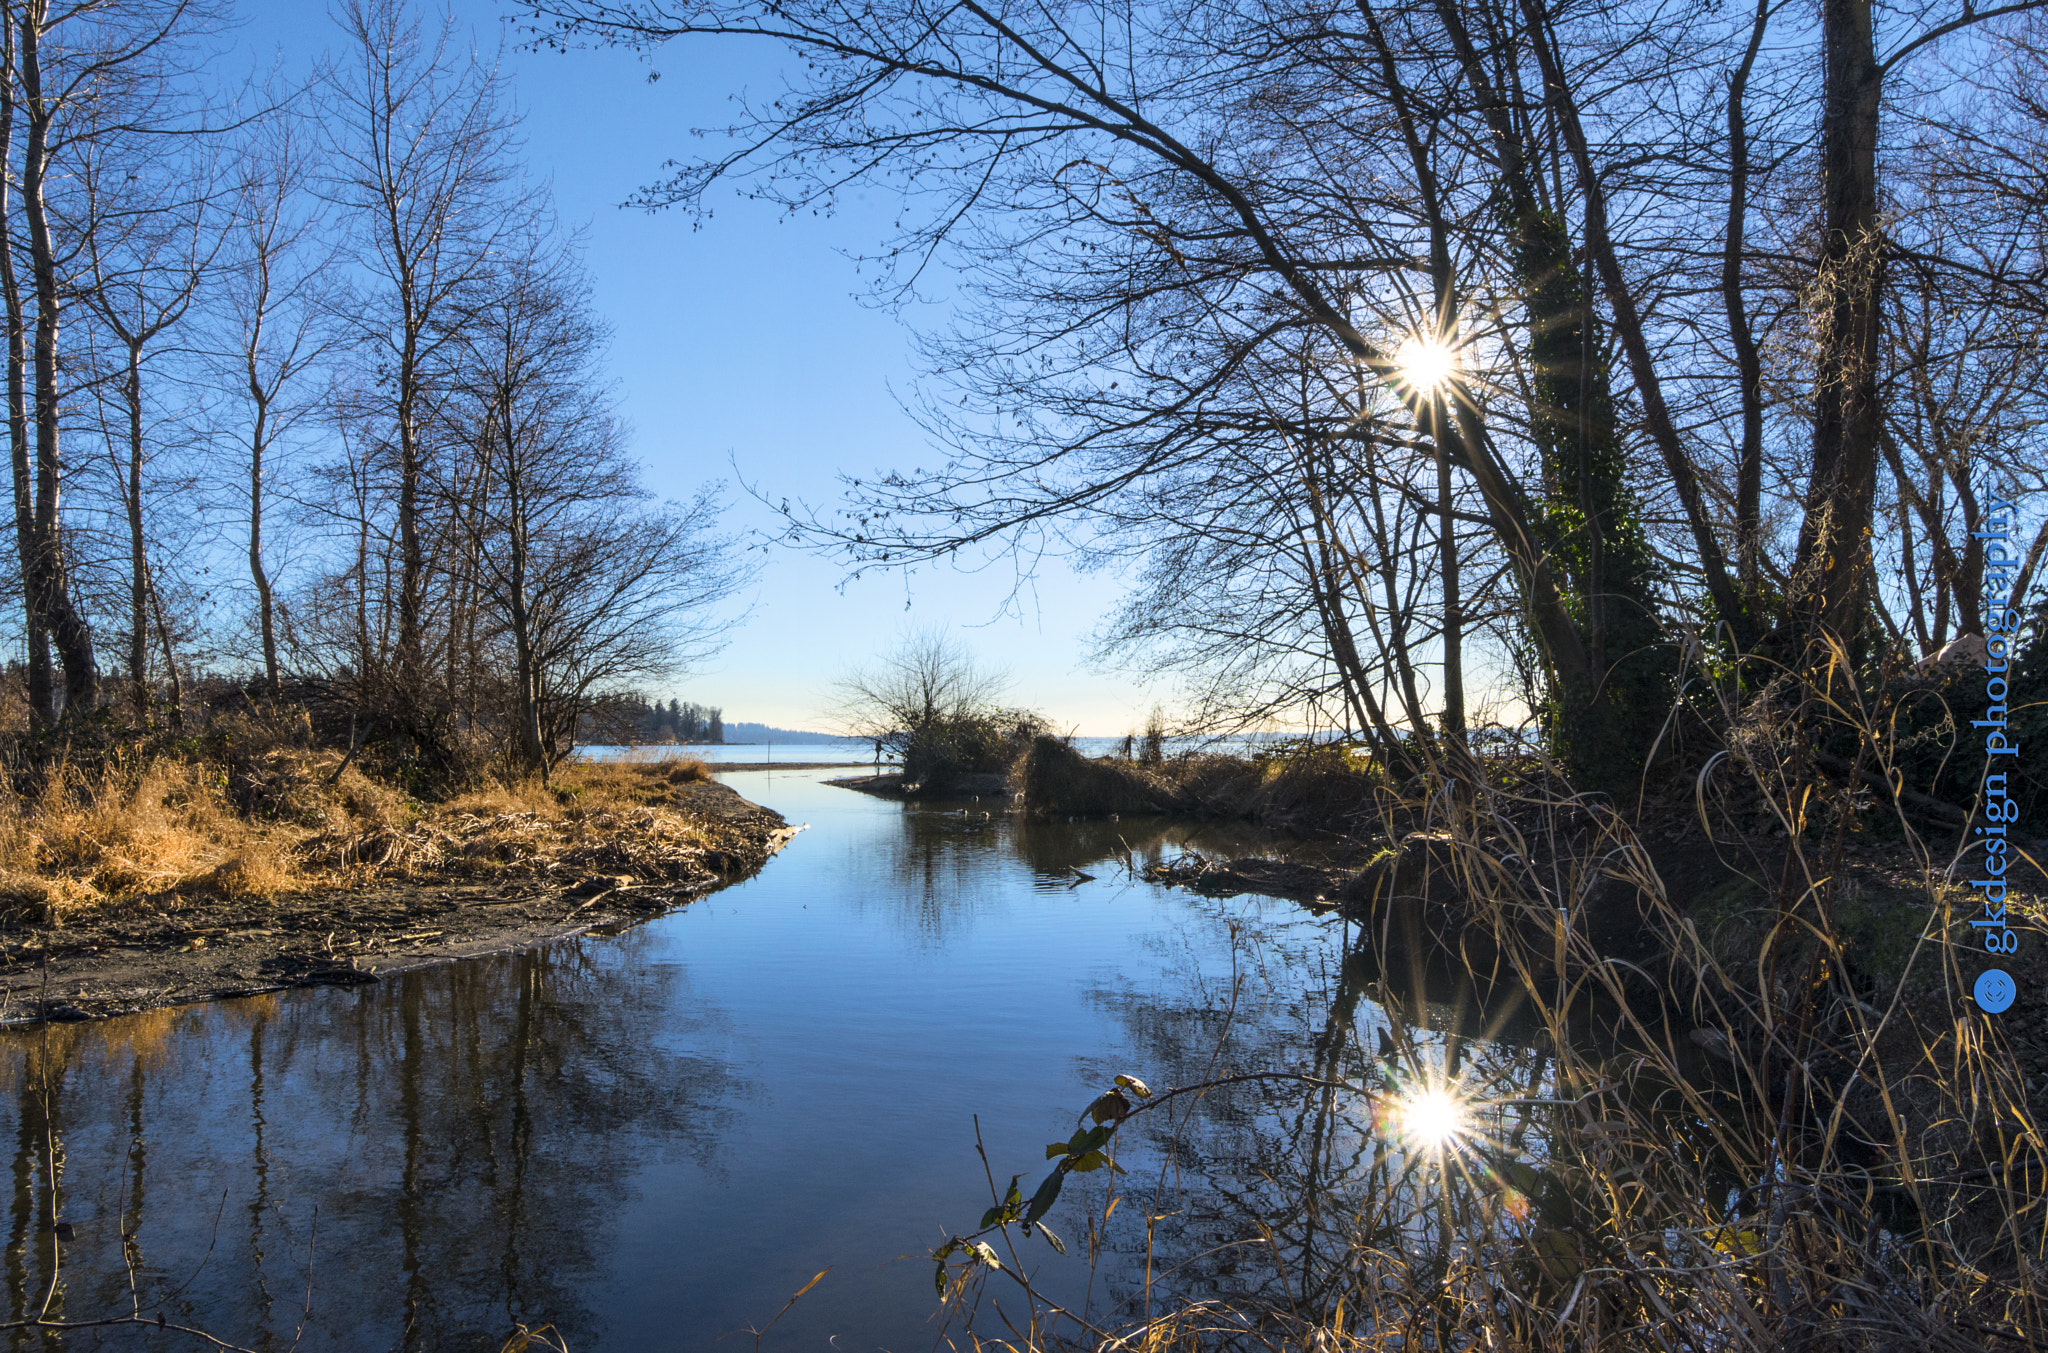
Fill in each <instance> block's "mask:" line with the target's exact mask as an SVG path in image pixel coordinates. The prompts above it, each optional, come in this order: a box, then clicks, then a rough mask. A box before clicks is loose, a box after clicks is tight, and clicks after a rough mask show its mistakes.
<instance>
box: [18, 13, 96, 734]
mask: <svg viewBox="0 0 2048 1353" xmlns="http://www.w3.org/2000/svg"><path fill="white" fill-rule="evenodd" d="M43 8H44V6H43V5H42V4H41V3H32V4H30V5H27V6H25V7H24V9H23V12H22V19H21V29H20V32H21V71H20V74H21V89H22V94H23V97H24V101H25V104H26V109H27V114H28V142H27V145H26V146H25V147H24V150H23V154H22V163H21V202H22V212H23V215H24V216H25V217H26V219H27V222H28V239H29V263H30V268H31V271H32V274H33V276H32V279H31V280H32V282H33V284H34V286H35V294H36V328H35V537H36V539H35V544H36V550H35V555H34V558H33V560H32V569H31V573H30V581H29V586H30V588H31V589H32V591H33V592H34V594H35V597H36V602H37V605H38V609H39V610H40V612H41V614H42V616H43V619H44V622H45V624H46V625H47V626H48V629H49V633H50V637H51V638H52V639H54V640H55V641H56V647H57V657H58V659H59V661H60V662H62V664H63V667H64V706H65V708H64V713H65V716H66V717H75V716H79V715H83V714H86V713H89V712H90V711H91V710H92V708H93V707H94V706H95V705H96V704H98V703H99V668H98V665H97V663H96V662H95V661H94V656H93V644H92V631H91V630H90V629H88V628H87V627H86V624H85V619H84V617H83V616H81V615H80V614H79V613H78V609H77V607H76V606H75V605H74V604H73V601H72V597H71V585H70V579H69V576H68V569H67V568H66V566H65V558H64V553H65V551H64V540H63V532H62V517H61V514H60V512H59V503H58V494H59V491H60V486H61V483H62V469H63V463H62V460H61V458H60V455H59V447H58V432H59V415H60V412H61V410H60V409H59V406H58V400H57V394H58V391H57V338H58V328H59V316H60V313H61V307H62V299H61V297H62V292H61V282H60V279H59V278H58V276H57V260H56V247H55V243H54V241H53V239H52V237H51V230H50V217H49V210H48V207H47V205H46V204H45V202H44V200H43V184H44V180H45V178H46V176H47V174H48V171H49V162H50V123H51V119H52V117H53V116H54V114H53V110H52V108H51V106H50V105H49V103H48V102H47V101H46V100H45V99H44V97H43V86H42V61H41V52H40V47H39V43H40V41H41V34H40V31H39V29H40V18H41V13H42V10H43Z"/></svg>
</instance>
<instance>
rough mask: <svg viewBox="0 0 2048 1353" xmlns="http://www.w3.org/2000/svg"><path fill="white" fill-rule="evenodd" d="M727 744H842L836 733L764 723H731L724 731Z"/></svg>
mask: <svg viewBox="0 0 2048 1353" xmlns="http://www.w3.org/2000/svg"><path fill="white" fill-rule="evenodd" d="M725 736H726V740H727V741H729V742H804V743H817V742H844V741H846V739H845V738H844V737H841V736H840V735H839V734H837V733H815V732H812V731H810V730H808V729H803V728H777V727H775V726H774V725H772V724H765V723H745V722H740V723H733V724H728V725H727V726H726V730H725Z"/></svg>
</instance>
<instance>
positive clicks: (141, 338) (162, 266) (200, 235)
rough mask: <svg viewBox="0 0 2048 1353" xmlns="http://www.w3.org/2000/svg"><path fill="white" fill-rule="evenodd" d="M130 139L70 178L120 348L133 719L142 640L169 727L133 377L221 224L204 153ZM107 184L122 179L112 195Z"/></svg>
mask: <svg viewBox="0 0 2048 1353" xmlns="http://www.w3.org/2000/svg"><path fill="white" fill-rule="evenodd" d="M135 151H136V147H134V146H132V145H123V144H122V143H121V142H119V141H118V140H115V139H112V138H107V139H102V140H99V141H97V142H96V143H94V144H93V145H91V146H89V147H87V148H86V154H85V156H84V157H83V158H84V163H83V166H82V168H83V172H82V173H81V174H80V176H79V177H80V185H81V187H82V189H83V196H84V200H85V208H86V211H87V212H88V213H89V220H90V222H91V228H90V229H89V230H87V231H86V232H85V233H84V236H83V252H84V255H85V257H84V260H83V262H84V265H85V266H84V272H85V277H86V279H87V280H89V282H90V288H89V290H87V291H86V293H85V295H86V303H87V305H88V306H89V307H90V309H91V312H92V314H93V316H94V318H95V319H96V320H97V321H98V323H99V324H100V325H101V327H103V328H104V329H105V330H106V332H107V334H108V335H109V337H110V338H111V339H112V341H113V344H114V346H116V347H117V348H118V350H119V353H120V359H119V360H120V370H119V373H118V375H117V376H116V378H115V384H116V386H117V388H118V390H119V397H120V404H121V412H122V420H121V421H122V429H121V433H120V434H119V435H118V436H110V437H109V438H108V452H109V458H110V461H111V464H112V469H113V479H114V485H115V493H116V496H117V498H118V500H119V505H120V509H121V513H122V515H123V517H124V519H125V525H126V528H127V541H126V544H127V556H128V558H127V563H128V569H127V574H128V655H127V656H128V683H129V691H130V699H131V701H132V702H133V704H134V708H135V713H136V715H137V717H138V718H144V719H146V718H147V717H148V715H149V713H150V710H151V707H152V704H153V701H152V699H151V694H150V683H149V667H150V664H149V637H150V635H151V634H152V633H155V634H156V635H157V637H158V640H159V642H160V645H161V647H162V650H163V659H164V670H165V678H166V680H167V682H168V683H169V688H170V692H169V708H170V718H171V722H172V725H173V726H177V725H178V724H180V723H181V722H182V719H183V712H182V711H183V706H182V692H181V683H180V680H179V675H178V665H177V658H176V654H175V651H174V649H173V646H172V642H171V635H170V628H169V626H168V624H167V623H166V622H165V619H164V614H163V600H162V597H161V596H160V595H159V593H158V587H157V580H156V574H155V570H154V568H153V566H152V565H151V562H150V550H149V541H148V536H147V534H146V527H145V522H146V520H147V517H148V505H147V504H146V503H145V498H146V496H147V495H148V494H149V493H150V491H151V489H150V486H149V485H148V484H147V482H146V479H147V475H148V472H149V469H150V464H151V461H152V460H153V458H154V457H153V454H152V451H151V449H150V448H149V446H148V441H149V438H148V419H147V416H146V413H145V407H144V390H143V377H144V373H145V370H146V369H147V368H148V367H149V366H150V364H151V358H152V357H153V356H154V355H155V349H156V347H157V346H158V345H159V340H161V339H163V338H164V337H165V336H166V335H167V334H169V333H170V332H171V331H172V330H174V329H175V328H177V326H179V325H180V324H181V323H183V322H184V321H185V319H186V318H187V316H188V315H189V314H190V312H191V310H192V307H193V304H194V302H195V301H196V300H198V298H199V295H200V291H201V288H202V287H203V286H204V285H205V284H206V283H207V282H209V281H210V279H211V275H212V273H213V271H214V267H215V262H216V260H217V258H218V256H219V253H220V249H221V246H222V244H223V242H224V241H225V239H226V222H225V221H223V220H221V219H219V217H220V215H221V210H220V204H219V203H217V202H216V201H215V200H214V196H215V194H214V188H215V183H214V173H213V169H214V167H213V165H212V164H211V163H209V162H208V157H206V156H204V155H203V154H202V155H197V156H179V157H165V156H162V155H161V154H158V155H154V156H150V155H138V154H136V153H135ZM113 180H118V181H119V184H120V187H119V191H116V189H115V187H114V183H113Z"/></svg>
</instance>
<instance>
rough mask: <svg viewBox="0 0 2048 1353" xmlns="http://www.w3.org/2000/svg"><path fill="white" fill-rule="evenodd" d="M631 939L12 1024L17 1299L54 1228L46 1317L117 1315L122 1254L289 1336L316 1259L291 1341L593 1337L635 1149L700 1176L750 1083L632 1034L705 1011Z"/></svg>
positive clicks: (174, 1288) (707, 1018)
mask: <svg viewBox="0 0 2048 1353" xmlns="http://www.w3.org/2000/svg"><path fill="white" fill-rule="evenodd" d="M639 947H640V946H639V945H638V944H636V942H635V938H634V936H632V935H627V936H624V937H621V938H620V939H618V940H616V941H614V942H612V943H610V944H607V945H605V946H602V947H601V948H600V947H598V946H579V945H574V944H569V945H551V946H548V947H547V948H545V949H540V950H535V951H531V952H528V953H521V954H513V955H504V956H500V957H496V958H490V959H484V960H478V961H473V962H468V963H461V964H453V965H446V966H441V967H436V968H430V969H425V970H421V971H418V972H413V973H408V974H405V975H403V976H400V977H395V978H392V979H388V980H387V981H385V982H383V983H380V984H378V985H377V986H374V987H367V988H364V989H362V990H360V991H356V992H346V993H345V992H319V991H313V992H296V993H290V994H286V995H282V996H267V997H259V998H255V999H251V1000H244V1001H235V1002H225V1003H221V1004H216V1005H205V1006H188V1007H183V1008H180V1009H175V1010H164V1011H155V1012H151V1013H149V1014H145V1015H139V1016H132V1017H129V1018H126V1019H120V1020H112V1021H108V1022H106V1023H104V1024H99V1025H69V1026H63V1025H59V1026H45V1027H44V1028H39V1029H35V1030H27V1031H17V1032H13V1033H10V1034H8V1035H7V1036H5V1038H4V1040H0V1076H5V1077H6V1078H7V1079H8V1082H9V1083H8V1085H7V1090H8V1093H7V1095H6V1101H7V1103H8V1104H9V1106H10V1107H11V1109H12V1112H13V1114H14V1118H15V1122H14V1140H15V1143H16V1150H15V1161H14V1174H13V1185H14V1190H13V1200H12V1207H11V1210H10V1214H9V1232H8V1246H7V1255H6V1282H7V1291H8V1302H9V1310H10V1313H11V1314H12V1315H13V1316H14V1317H15V1318H20V1317H23V1316H29V1315H33V1314H34V1313H35V1312H36V1311H37V1310H38V1309H40V1308H41V1306H42V1304H43V1301H44V1297H45V1293H46V1291H47V1290H48V1289H49V1286H50V1277H51V1262H52V1258H53V1255H54V1254H55V1252H56V1250H57V1249H58V1248H59V1246H60V1241H59V1239H58V1235H59V1234H60V1233H58V1232H54V1231H53V1230H52V1229H51V1227H50V1225H49V1221H50V1219H51V1218H52V1217H56V1218H59V1219H61V1220H63V1221H64V1222H66V1223H68V1224H69V1227H70V1229H71V1231H72V1233H74V1234H75V1239H74V1240H72V1241H70V1242H69V1243H62V1244H61V1248H62V1251H63V1268H62V1272H61V1275H60V1278H59V1282H58V1284H57V1287H56V1295H55V1298H54V1300H53V1302H52V1306H51V1311H52V1314H53V1315H55V1314H59V1313H63V1314H67V1315H69V1316H70V1317H72V1318H82V1317H85V1316H89V1315H102V1314H118V1313H121V1312H125V1311H126V1310H127V1309H129V1294H128V1284H129V1274H128V1265H129V1264H132V1265H133V1268H134V1272H135V1280H136V1284H137V1288H138V1290H139V1292H140V1296H141V1299H142V1302H143V1306H144V1309H145V1310H154V1309H155V1308H156V1307H157V1305H158V1303H161V1304H162V1307H163V1309H164V1310H165V1311H166V1313H167V1314H168V1315H169V1316H170V1317H171V1318H172V1319H174V1320H184V1321H187V1322H189V1323H193V1324H197V1325H202V1326H204V1327H206V1328H208V1329H210V1330H212V1331H213V1332H215V1333H216V1334H218V1335H219V1336H220V1337H223V1338H227V1339H231V1340H233V1341H235V1342H238V1343H243V1344H246V1345H248V1346H250V1347H253V1348H264V1349H267V1348H284V1347H287V1346H289V1345H290V1344H291V1343H292V1342H293V1339H294V1335H295V1332H296V1331H297V1329H298V1327H299V1325H300V1323H301V1321H302V1320H305V1310H306V1306H307V1287H308V1278H309V1273H308V1262H309V1257H310V1262H311V1271H310V1281H311V1311H312V1315H311V1319H310V1321H309V1322H308V1327H307V1330H306V1338H305V1340H304V1344H305V1346H308V1347H335V1348H393V1347H396V1348H408V1349H414V1348H417V1349H429V1348H433V1349H440V1348H448V1349H456V1348H492V1349H495V1348H496V1347H497V1346H498V1344H499V1342H501V1341H502V1339H503V1337H504V1335H505V1334H506V1332H507V1331H508V1330H510V1328H511V1327H512V1326H513V1325H514V1324H515V1323H517V1322H520V1321H528V1322H532V1323H540V1322H543V1321H545V1322H550V1323H553V1324H555V1325H556V1326H558V1327H559V1328H562V1329H563V1330H565V1331H567V1332H568V1333H569V1335H570V1338H571V1340H572V1342H573V1343H575V1344H577V1345H579V1346H582V1347H592V1346H597V1345H600V1344H601V1343H602V1342H603V1329H604V1318H603V1314H602V1312H599V1311H594V1310H592V1309H590V1308H589V1307H588V1305H587V1304H586V1302H585V1299H584V1297H585V1293H586V1292H587V1291H589V1290H590V1289H591V1286H592V1284H591V1280H592V1279H593V1278H594V1277H595V1276H596V1275H597V1274H599V1273H600V1272H601V1271H602V1270H603V1268H604V1266H605V1264H606V1259H607V1254H608V1251H609V1249H610V1247H611V1243H612V1241H611V1237H612V1233H613V1231H612V1227H611V1224H610V1223H611V1221H612V1219H613V1218H614V1217H615V1216H616V1215H617V1214H618V1213H619V1212H620V1210H621V1208H622V1206H623V1205H624V1204H625V1203H626V1202H627V1201H628V1198H629V1194H630V1192H631V1190H632V1189H633V1187H634V1186H633V1183H632V1181H633V1179H634V1176H635V1167H636V1164H637V1163H638V1162H639V1161H640V1159H641V1158H642V1157H643V1156H644V1155H646V1154H647V1153H650V1152H657V1151H665V1152H670V1153H672V1152H675V1151H676V1150H677V1149H678V1148H680V1149H681V1150H682V1151H683V1152H685V1153H687V1154H688V1155H689V1156H691V1157H693V1158H694V1159H695V1160H696V1162H697V1163H698V1164H699V1165H701V1166H705V1167H709V1168H713V1169H715V1168H716V1165H717V1160H716V1152H717V1149H718V1143H719V1141H720V1139H721V1136H722V1135H723V1134H724V1133H726V1132H727V1131H728V1130H729V1129H730V1127H731V1125H732V1122H733V1121H734V1119H735V1109H734V1106H735V1104H736V1103H737V1102H738V1101H739V1100H741V1099H742V1098H744V1097H745V1096H746V1095H747V1094H748V1087H747V1086H746V1085H745V1084H744V1083H743V1082H741V1081H740V1080H738V1079H737V1078H736V1077H735V1074H734V1073H733V1071H732V1070H731V1069H730V1068H729V1067H728V1066H727V1065H726V1064H724V1063H723V1062H721V1061H719V1060H717V1059H714V1058H710V1057H705V1056H700V1055H692V1054H688V1053H683V1052H678V1051H675V1050H673V1048H672V1047H664V1046H659V1045H650V1043H649V1042H648V1039H647V1037H646V1031H647V1030H649V1029H655V1028H659V1029H661V1030H662V1031H663V1033H664V1035H665V1036H666V1035H676V1036H677V1037H676V1038H675V1040H674V1042H676V1043H678V1044H680V1043H681V1042H683V1041H684V1039H683V1037H682V1036H686V1035H690V1034H702V1033H711V1034H716V1033H717V1032H718V1030H717V1028H716V1025H717V1023H718V1018H717V1016H716V1015H715V1014H712V1013H707V1012H704V1011H703V1010H702V1009H701V1008H696V1007H695V1003H686V1002H684V1001H682V1000H680V999H679V997H680V996H682V995H683V993H682V992H680V991H679V990H678V989H677V988H678V986H679V984H680V983H682V982H683V980H684V978H683V972H682V969H680V968H678V967H675V966H672V965H663V964H650V963H644V962H640V961H638V960H637V955H636V950H637V949H638V948H639ZM693 1008H695V1013H694V1014H692V1015H689V1016H687V1017H685V1016H679V1015H678V1013H677V1012H678V1011H688V1010H692V1009H693ZM692 1020H694V1021H695V1027H691V1024H690V1021H692ZM665 1041H668V1040H667V1039H666V1037H665ZM691 1041H693V1042H694V1041H701V1040H691ZM53 1166H54V1169H53ZM53 1175H54V1181H53ZM53 1182H54V1188H55V1196H54V1198H53V1197H52V1192H51V1190H52V1187H53ZM124 1234H125V1235H127V1236H129V1237H132V1238H131V1239H130V1240H128V1241H127V1243H126V1248H127V1253H126V1255H125V1258H124V1253H123V1249H124V1241H123V1236H124ZM26 1337H27V1336H19V1338H20V1339H24V1340H25V1339H26ZM128 1337H130V1336H129V1335H128V1332H127V1331H125V1330H124V1331H120V1332H118V1333H115V1334H112V1335H110V1336H109V1338H108V1342H109V1343H112V1342H114V1341H116V1340H119V1339H123V1338H128ZM17 1346H22V1344H21V1343H20V1342H17ZM66 1346H67V1347H74V1348H90V1347H96V1346H97V1344H96V1342H95V1340H94V1337H93V1332H92V1331H84V1332H81V1333H79V1334H74V1335H70V1336H67V1342H66Z"/></svg>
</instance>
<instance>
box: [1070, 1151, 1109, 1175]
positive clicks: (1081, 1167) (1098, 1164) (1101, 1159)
mask: <svg viewBox="0 0 2048 1353" xmlns="http://www.w3.org/2000/svg"><path fill="white" fill-rule="evenodd" d="M1107 1164H1109V1157H1108V1156H1105V1155H1103V1154H1102V1153H1101V1152H1100V1151H1090V1152H1088V1153H1087V1154H1086V1155H1084V1156H1082V1157H1081V1158H1080V1159H1079V1160H1077V1161H1075V1162H1074V1164H1073V1166H1072V1169H1073V1171H1074V1173H1075V1174H1092V1173H1093V1172H1094V1171H1096V1170H1099V1169H1101V1168H1102V1167H1103V1166H1105V1165H1107Z"/></svg>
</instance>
